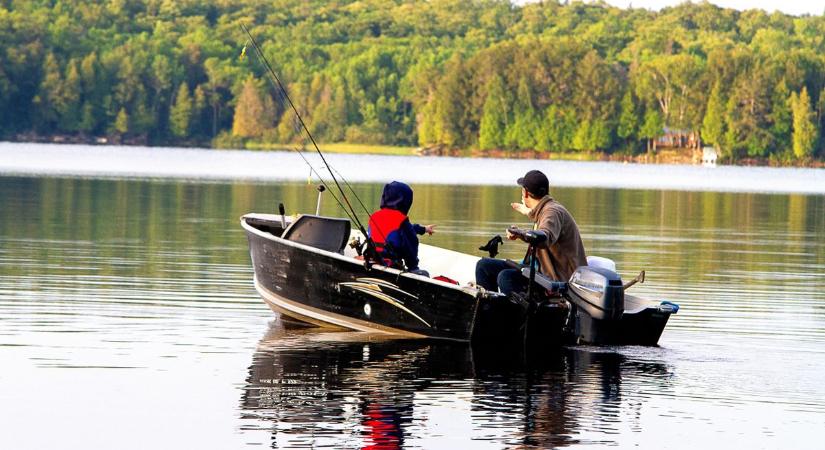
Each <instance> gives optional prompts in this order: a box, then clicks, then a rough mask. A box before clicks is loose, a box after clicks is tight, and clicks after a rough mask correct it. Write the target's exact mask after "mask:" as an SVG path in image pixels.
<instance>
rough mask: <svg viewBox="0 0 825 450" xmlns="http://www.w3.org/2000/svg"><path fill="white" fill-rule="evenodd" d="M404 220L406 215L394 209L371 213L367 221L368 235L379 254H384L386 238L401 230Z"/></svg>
mask: <svg viewBox="0 0 825 450" xmlns="http://www.w3.org/2000/svg"><path fill="white" fill-rule="evenodd" d="M405 220H407V215H406V214H404V213H402V212H401V211H398V210H395V209H389V208H383V209H379V210H378V211H376V212H374V213H372V215H371V216H370V221H369V234H370V237H371V238H372V241H373V242H375V248H376V250H378V252H379V253H384V246H385V245H386V244H387V238H388V237H389V235H390V234H391V233H392V232H394V231H396V230H398V229H399V228H401V224H402V223H404V221H405ZM395 256H399V255H395Z"/></svg>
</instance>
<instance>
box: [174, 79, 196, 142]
mask: <svg viewBox="0 0 825 450" xmlns="http://www.w3.org/2000/svg"><path fill="white" fill-rule="evenodd" d="M193 109H194V108H193V105H192V98H191V96H190V95H189V86H187V85H186V82H183V83H181V84H180V87H179V88H178V93H177V95H176V96H175V103H174V104H173V105H172V108H171V109H170V110H169V126H170V128H171V131H172V134H173V135H174V136H176V137H179V138H187V137H189V132H190V130H191V124H192V113H193Z"/></svg>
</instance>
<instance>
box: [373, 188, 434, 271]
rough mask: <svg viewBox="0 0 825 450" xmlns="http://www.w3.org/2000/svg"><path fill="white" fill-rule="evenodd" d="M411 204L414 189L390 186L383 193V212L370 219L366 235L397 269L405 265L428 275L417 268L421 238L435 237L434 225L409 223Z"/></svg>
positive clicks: (409, 269) (374, 214)
mask: <svg viewBox="0 0 825 450" xmlns="http://www.w3.org/2000/svg"><path fill="white" fill-rule="evenodd" d="M412 203H413V190H412V188H410V186H409V185H407V184H405V183H401V182H399V181H393V182H392V183H387V184H386V185H384V191H383V192H382V194H381V209H379V210H378V211H376V212H374V213H373V214H372V215H371V216H370V220H369V225H368V229H367V233H368V234H369V235H370V237H371V238H372V240H373V242H375V246H376V250H378V252H379V254H380V255H381V256H382V257H383V258H386V259H388V260H390V261H392V264H393V265H394V266H396V267H399V268H403V267H404V266H406V268H407V270H408V271H410V272H413V273H417V274H419V275H424V276H429V275H428V274H427V271H425V270H421V269H419V268H418V235H423V234H425V233H427V234H429V235H432V234H433V233H434V232H435V225H427V226H422V225H419V224H417V223H415V224H414V223H410V219H409V217H407V214H409V212H410V208H411V207H412Z"/></svg>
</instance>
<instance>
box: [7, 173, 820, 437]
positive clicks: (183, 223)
mask: <svg viewBox="0 0 825 450" xmlns="http://www.w3.org/2000/svg"><path fill="white" fill-rule="evenodd" d="M414 187H415V192H416V202H415V205H414V207H413V210H412V212H411V215H412V217H413V219H414V220H416V221H419V222H425V223H436V224H439V225H440V226H439V228H438V233H437V234H436V235H434V236H432V237H427V238H425V239H427V240H428V242H430V243H433V244H436V245H441V246H445V247H449V248H452V249H456V250H460V251H465V252H470V253H477V251H476V250H475V248H476V247H478V245H480V244H482V243H484V242H486V240H487V239H488V238H489V237H490V236H491V235H492V234H495V233H500V232H501V230H502V229H503V228H504V227H505V226H507V225H510V224H511V223H518V220H519V217H518V216H516V215H514V213H512V212H510V211H509V210H508V208H507V204H508V203H509V202H510V201H511V200H513V196H514V195H515V194H516V193H517V192H516V191H515V190H514V189H512V188H507V187H493V186H446V185H415V186H414ZM380 188H381V186H380V185H379V184H358V185H356V189H357V190H358V192H359V193H360V194H361V195H362V197H363V199H364V200H365V202H366V203H367V204H377V203H378V198H379V195H380ZM553 194H554V195H555V196H556V197H557V198H559V199H560V200H561V201H562V202H563V203H564V204H566V205H567V206H568V208H569V209H570V210H571V211H572V212H573V214H574V216H575V217H576V219H577V221H578V223H579V224H580V226H581V228H582V232H583V235H584V239H585V245H586V247H587V249H588V253H590V254H598V255H603V256H609V257H611V258H613V259H615V260H616V261H617V263H618V266H619V271H620V272H621V273H622V274H623V275H624V276H625V278H630V277H632V276H633V275H635V273H636V272H638V270H641V269H646V270H647V273H648V281H647V282H646V283H645V284H643V285H641V286H639V287H636V288H634V290H636V291H637V293H638V294H642V295H645V296H650V297H655V298H662V299H667V300H671V301H675V302H677V303H679V304H680V305H681V306H682V310H681V311H680V312H679V314H678V315H676V316H674V317H672V319H671V322H670V324H669V325H668V328H667V329H666V330H665V333H664V335H663V336H662V339H661V341H660V344H661V345H660V347H657V348H642V347H619V348H594V347H571V348H565V349H561V350H559V351H558V352H546V353H542V354H522V353H520V352H517V351H514V352H508V353H507V354H490V352H484V351H482V350H481V349H478V348H471V347H470V346H467V345H456V344H445V343H439V342H433V341H426V340H413V341H409V340H407V341H398V340H387V339H382V338H381V337H379V336H370V335H364V334H359V333H348V332H345V333H342V332H329V331H323V330H321V329H318V328H311V327H303V326H298V325H295V324H290V323H288V322H285V321H281V320H279V319H277V316H276V315H275V314H273V313H271V312H270V311H269V310H268V309H267V308H266V306H265V305H264V304H263V302H262V301H261V300H260V299H259V298H258V296H257V294H256V293H255V291H254V289H253V287H252V271H251V268H250V265H249V256H248V250H247V247H246V245H247V244H246V239H245V237H244V234H243V233H242V231H241V228H240V226H239V224H238V217H239V216H240V215H241V214H243V213H246V212H250V211H258V212H268V211H273V210H274V209H275V208H276V205H277V203H278V202H279V201H284V202H285V203H286V205H287V210H288V212H290V213H292V212H311V211H314V206H315V197H316V191H315V190H314V189H313V187H312V186H307V185H306V184H303V183H301V184H296V183H275V182H270V183H267V184H265V183H259V184H254V183H245V182H235V183H223V182H220V183H219V182H211V183H207V182H176V181H146V180H122V179H121V180H93V179H78V178H48V177H45V178H44V177H11V176H5V177H0V365H2V370H0V424H2V426H0V429H2V432H0V448H2V449H43V448H84V449H86V448H101V447H106V448H216V449H226V448H239V447H244V446H247V445H250V446H268V447H272V448H294V447H312V448H361V447H366V446H371V445H372V446H376V447H373V448H395V447H403V448H513V447H534V448H550V447H568V446H569V447H603V446H608V445H609V446H615V447H620V448H625V447H642V448H710V447H714V448H821V436H820V434H821V430H822V429H823V424H824V423H825V402H824V401H823V399H825V384H823V383H822V379H823V378H822V373H823V372H825V280H824V279H823V273H825V196H823V195H802V194H790V195H789V194H747V193H714V192H677V191H653V190H615V189H593V188H557V189H554V191H553ZM322 209H323V210H324V212H325V213H327V214H340V213H339V212H338V211H337V208H336V207H335V206H334V204H333V202H332V201H331V199H327V200H326V202H325V203H324V205H323V208H322ZM503 250H504V256H506V257H517V256H519V255H520V254H521V253H522V252H523V248H522V247H520V246H518V245H515V244H507V245H506V246H505V247H504V248H503ZM422 265H423V266H424V267H426V262H423V263H422Z"/></svg>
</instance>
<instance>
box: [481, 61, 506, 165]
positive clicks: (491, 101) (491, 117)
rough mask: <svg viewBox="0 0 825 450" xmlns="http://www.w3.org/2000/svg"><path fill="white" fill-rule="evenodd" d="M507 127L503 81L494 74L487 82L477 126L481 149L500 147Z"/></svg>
mask: <svg viewBox="0 0 825 450" xmlns="http://www.w3.org/2000/svg"><path fill="white" fill-rule="evenodd" d="M506 127H507V104H506V100H505V95H504V82H503V81H502V80H501V77H500V76H499V75H498V74H496V75H494V76H493V78H491V79H490V81H489V82H488V84H487V98H486V99H485V100H484V108H483V112H482V116H481V124H480V126H479V135H478V146H479V148H481V149H482V150H491V149H496V148H501V147H502V145H503V144H504V131H505V129H506Z"/></svg>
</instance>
